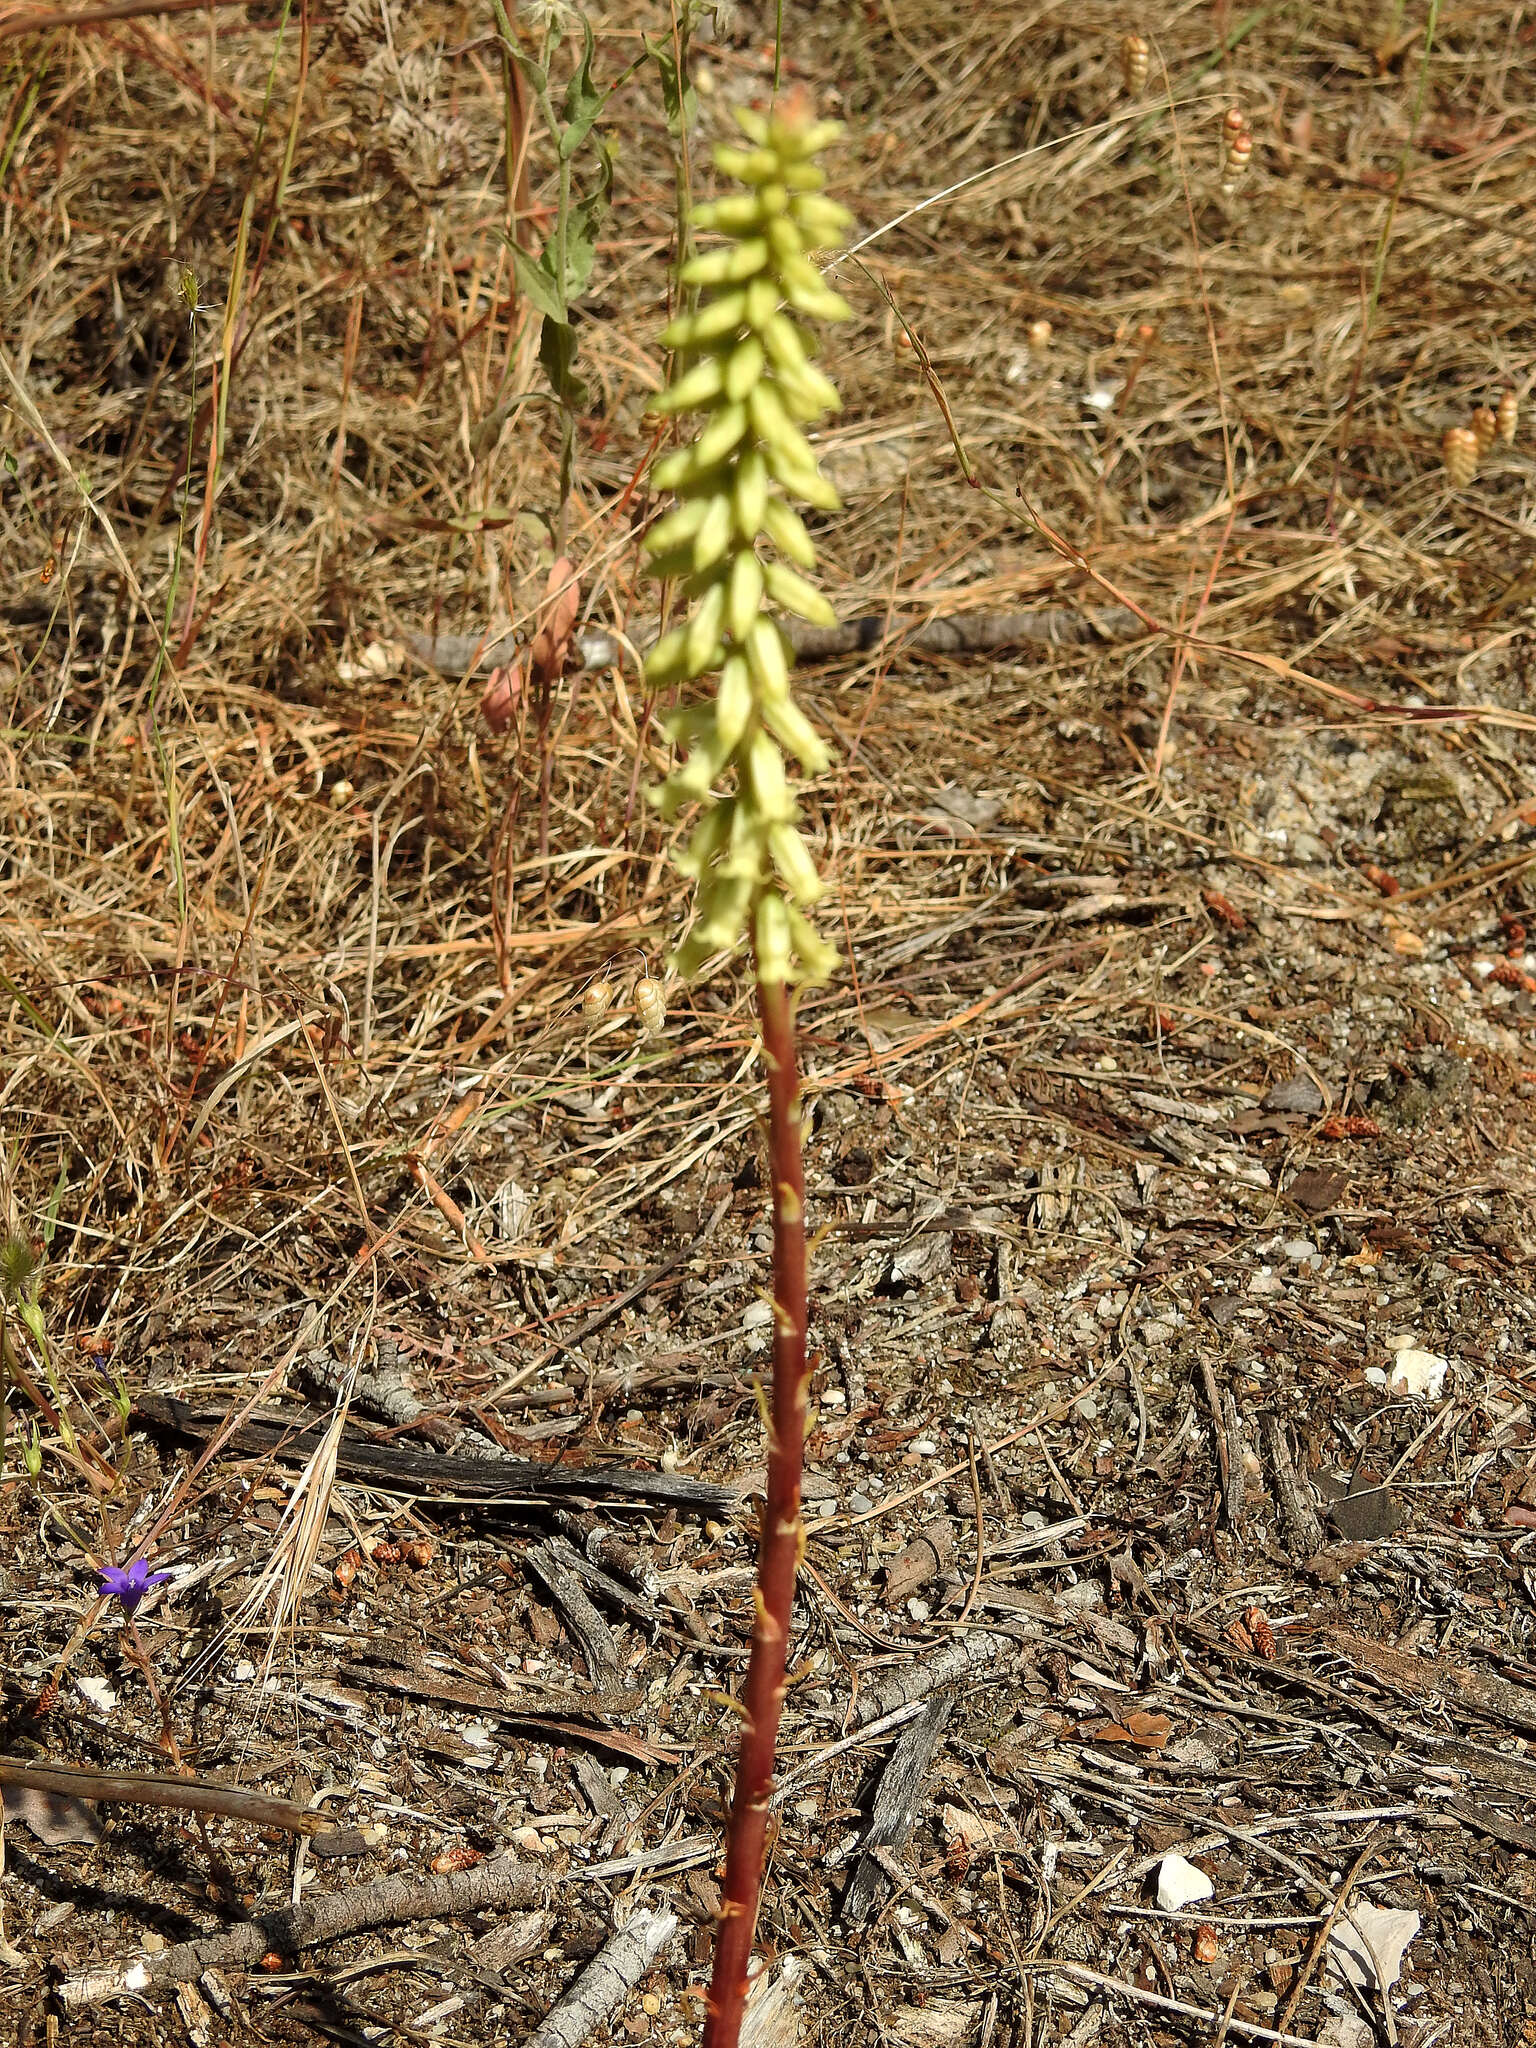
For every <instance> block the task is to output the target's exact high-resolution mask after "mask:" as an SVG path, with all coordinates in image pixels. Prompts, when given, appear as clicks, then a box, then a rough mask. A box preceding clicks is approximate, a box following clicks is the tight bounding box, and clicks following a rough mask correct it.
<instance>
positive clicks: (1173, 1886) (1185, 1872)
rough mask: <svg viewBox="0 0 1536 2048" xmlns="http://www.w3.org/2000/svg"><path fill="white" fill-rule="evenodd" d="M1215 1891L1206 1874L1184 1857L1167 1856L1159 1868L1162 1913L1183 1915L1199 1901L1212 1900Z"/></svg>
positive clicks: (1158, 1886) (1158, 1879) (1159, 1902)
mask: <svg viewBox="0 0 1536 2048" xmlns="http://www.w3.org/2000/svg"><path fill="white" fill-rule="evenodd" d="M1215 1890H1216V1887H1215V1885H1214V1884H1212V1882H1211V1880H1210V1879H1209V1878H1208V1877H1207V1876H1206V1874H1205V1872H1204V1871H1203V1870H1197V1869H1196V1868H1195V1866H1194V1864H1193V1863H1188V1862H1186V1861H1185V1859H1184V1858H1183V1857H1182V1856H1165V1857H1164V1858H1163V1860H1162V1862H1161V1863H1159V1865H1158V1866H1157V1906H1158V1911H1159V1912H1161V1913H1182V1912H1183V1910H1184V1908H1185V1907H1186V1906H1192V1905H1193V1904H1194V1903H1195V1901H1196V1900H1197V1899H1208V1898H1210V1897H1211V1896H1212V1895H1213V1894H1214V1892H1215Z"/></svg>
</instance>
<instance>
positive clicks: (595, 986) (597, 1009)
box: [581, 981, 613, 1024]
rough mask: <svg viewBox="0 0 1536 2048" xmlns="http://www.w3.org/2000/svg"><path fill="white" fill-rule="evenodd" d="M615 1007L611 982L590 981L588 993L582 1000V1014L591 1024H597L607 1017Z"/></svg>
mask: <svg viewBox="0 0 1536 2048" xmlns="http://www.w3.org/2000/svg"><path fill="white" fill-rule="evenodd" d="M612 1005H613V983H612V982H611V981H589V982H588V983H587V992H586V994H585V995H584V996H583V997H582V999H581V1014H582V1015H583V1017H585V1018H586V1020H587V1022H588V1023H589V1024H595V1023H596V1022H597V1020H598V1018H599V1017H606V1016H607V1014H608V1012H609V1010H610V1009H611V1008H612Z"/></svg>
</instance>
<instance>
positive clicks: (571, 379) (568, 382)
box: [539, 320, 587, 412]
mask: <svg viewBox="0 0 1536 2048" xmlns="http://www.w3.org/2000/svg"><path fill="white" fill-rule="evenodd" d="M539 361H540V362H541V363H542V364H543V365H544V374H545V376H546V377H547V378H548V379H549V384H550V389H551V390H552V391H553V392H554V394H555V396H556V398H558V399H559V401H560V403H561V404H562V405H563V406H565V407H567V408H568V410H569V411H571V412H581V411H582V410H583V409H584V407H585V406H586V403H587V387H586V385H585V384H583V383H582V381H581V379H580V378H579V377H578V376H577V375H576V336H575V334H574V333H573V332H572V330H571V329H570V328H569V327H562V326H561V325H560V323H559V322H558V321H556V320H546V321H545V322H544V331H543V332H542V334H540V336H539Z"/></svg>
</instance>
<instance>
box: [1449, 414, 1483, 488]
mask: <svg viewBox="0 0 1536 2048" xmlns="http://www.w3.org/2000/svg"><path fill="white" fill-rule="evenodd" d="M1480 453H1481V450H1480V449H1479V448H1478V445H1477V436H1476V434H1474V433H1473V431H1472V429H1471V428H1470V427H1447V428H1446V430H1445V432H1444V433H1443V434H1442V435H1441V436H1440V460H1441V461H1442V462H1443V463H1444V464H1445V473H1446V475H1447V476H1448V477H1449V478H1450V480H1451V482H1452V483H1453V484H1454V485H1455V486H1456V488H1457V490H1458V491H1463V490H1465V489H1466V487H1467V485H1468V484H1469V483H1471V481H1472V479H1473V477H1475V476H1476V475H1477V458H1478V456H1479V454H1480Z"/></svg>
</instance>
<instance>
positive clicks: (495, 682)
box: [480, 661, 523, 732]
mask: <svg viewBox="0 0 1536 2048" xmlns="http://www.w3.org/2000/svg"><path fill="white" fill-rule="evenodd" d="M522 694H523V665H522V663H521V661H512V662H508V664H507V666H506V667H505V668H493V669H492V670H491V679H490V681H489V682H488V683H487V684H486V686H485V694H484V696H483V697H482V698H481V699H480V716H481V717H482V718H483V719H484V720H485V722H486V724H487V725H488V726H489V727H490V728H491V731H492V732H505V731H506V729H507V727H508V726H509V725H510V724H511V723H512V720H513V718H514V717H515V716H516V714H517V703H518V699H519V698H520V697H521V696H522Z"/></svg>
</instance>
